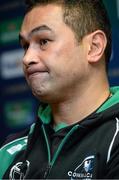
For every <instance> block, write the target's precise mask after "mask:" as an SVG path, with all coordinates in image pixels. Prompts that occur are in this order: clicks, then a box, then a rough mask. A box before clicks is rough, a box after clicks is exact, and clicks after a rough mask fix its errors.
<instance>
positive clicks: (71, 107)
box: [51, 85, 110, 125]
mask: <svg viewBox="0 0 119 180" xmlns="http://www.w3.org/2000/svg"><path fill="white" fill-rule="evenodd" d="M109 94H110V92H109V87H108V85H107V87H105V88H104V89H100V88H98V89H97V87H95V91H94V90H93V91H92V90H91V89H88V90H87V91H86V92H84V93H82V94H81V95H80V94H79V95H77V96H76V94H74V96H73V97H72V96H71V98H70V99H68V100H67V101H66V100H65V101H64V102H60V103H58V104H52V105H51V107H52V112H53V119H54V125H57V124H59V123H61V122H63V123H66V124H68V125H71V124H74V123H76V122H79V121H81V120H82V119H84V118H85V117H87V116H88V115H90V114H91V113H93V112H94V111H95V110H96V109H98V108H99V107H100V106H101V104H103V103H104V101H105V100H106V99H107V98H108V97H109Z"/></svg>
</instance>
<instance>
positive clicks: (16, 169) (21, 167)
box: [9, 160, 30, 180]
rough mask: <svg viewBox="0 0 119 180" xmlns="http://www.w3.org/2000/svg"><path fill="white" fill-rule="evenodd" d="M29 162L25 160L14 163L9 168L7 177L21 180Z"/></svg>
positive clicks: (27, 169) (11, 179)
mask: <svg viewBox="0 0 119 180" xmlns="http://www.w3.org/2000/svg"><path fill="white" fill-rule="evenodd" d="M29 165H30V162H29V161H27V160H26V162H24V163H23V162H18V163H16V164H15V165H14V166H13V167H12V168H11V170H10V175H9V179H10V180H16V179H20V180H23V179H24V178H25V176H26V174H27V172H28V171H29Z"/></svg>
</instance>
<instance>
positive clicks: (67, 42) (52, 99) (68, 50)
mask: <svg viewBox="0 0 119 180" xmlns="http://www.w3.org/2000/svg"><path fill="white" fill-rule="evenodd" d="M20 37H21V38H20V39H21V44H22V46H23V48H24V49H25V55H24V58H23V69H24V73H25V77H26V79H27V82H28V84H29V86H30V87H31V89H32V91H33V94H34V95H35V96H37V97H38V98H39V99H40V100H42V101H45V102H49V103H56V102H57V101H63V100H65V99H67V98H69V97H70V96H72V95H73V94H74V93H75V91H78V89H79V88H80V87H81V84H82V82H83V80H84V79H85V78H86V72H87V70H86V69H87V61H86V52H85V49H86V48H85V46H86V45H85V43H84V42H83V41H82V42H81V43H80V45H79V43H78V42H77V41H76V38H75V35H74V32H73V31H72V30H71V29H70V28H69V27H68V26H67V25H66V24H65V23H64V22H63V12H62V8H61V7H60V6H56V5H47V6H38V7H35V8H33V9H32V10H31V11H30V12H29V13H27V14H26V16H25V18H24V21H23V24H22V28H21V32H20ZM84 41H85V40H84Z"/></svg>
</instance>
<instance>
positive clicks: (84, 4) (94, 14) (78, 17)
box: [25, 0, 112, 69]
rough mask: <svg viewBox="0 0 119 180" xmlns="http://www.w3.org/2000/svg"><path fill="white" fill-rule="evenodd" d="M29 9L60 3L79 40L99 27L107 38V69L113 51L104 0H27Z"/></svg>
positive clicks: (68, 23)
mask: <svg viewBox="0 0 119 180" xmlns="http://www.w3.org/2000/svg"><path fill="white" fill-rule="evenodd" d="M25 3H26V7H27V11H26V12H28V11H30V10H31V9H32V8H34V7H35V6H38V5H43V4H44V5H46V4H52V3H55V4H60V5H62V7H63V11H64V22H65V23H66V24H67V25H68V26H69V27H70V28H71V29H72V30H73V31H74V33H75V35H76V37H77V39H78V41H79V40H81V39H82V38H83V37H84V36H85V35H88V34H89V33H92V32H94V31H96V30H98V29H100V30H102V31H103V32H104V33H105V35H106V38H107V46H106V49H105V59H106V61H105V62H106V69H108V62H109V59H110V56H111V52H112V31H111V23H110V20H109V16H108V13H107V10H106V8H105V6H104V3H103V1H102V0H25Z"/></svg>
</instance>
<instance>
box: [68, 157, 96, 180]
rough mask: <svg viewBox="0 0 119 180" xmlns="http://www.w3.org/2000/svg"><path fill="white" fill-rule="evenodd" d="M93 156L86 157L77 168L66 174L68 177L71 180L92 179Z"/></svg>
mask: <svg viewBox="0 0 119 180" xmlns="http://www.w3.org/2000/svg"><path fill="white" fill-rule="evenodd" d="M94 158H95V157H94V156H93V155H92V156H89V157H86V158H85V159H84V160H83V161H82V163H81V164H79V166H77V167H76V168H75V169H74V170H73V171H69V172H68V176H69V177H71V180H74V179H83V180H84V179H86V180H91V179H92V175H93V174H92V172H93V167H94Z"/></svg>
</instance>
